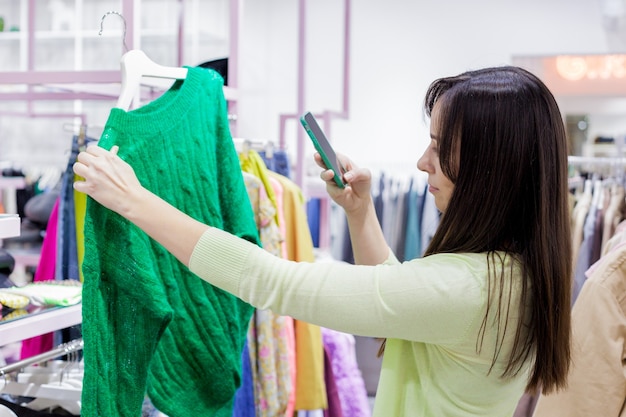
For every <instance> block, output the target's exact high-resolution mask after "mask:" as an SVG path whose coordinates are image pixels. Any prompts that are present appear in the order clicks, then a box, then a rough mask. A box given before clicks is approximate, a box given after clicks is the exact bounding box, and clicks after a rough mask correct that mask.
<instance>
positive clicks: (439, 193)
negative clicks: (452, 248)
mask: <svg viewBox="0 0 626 417" xmlns="http://www.w3.org/2000/svg"><path fill="white" fill-rule="evenodd" d="M438 108H439V104H438V103H435V106H434V107H433V110H432V112H431V118H430V144H429V145H428V148H426V151H425V152H424V155H422V157H421V158H420V159H419V160H418V161H417V168H418V169H419V170H421V171H424V172H426V173H427V174H428V191H429V192H430V193H432V195H433V196H434V197H435V205H436V206H437V209H439V211H441V212H442V213H443V212H445V211H446V209H447V208H448V203H449V202H450V198H451V197H452V192H453V191H454V184H453V183H452V181H450V179H449V178H448V177H446V176H445V175H444V173H443V172H442V171H441V165H440V164H439V143H438V138H439V110H438Z"/></svg>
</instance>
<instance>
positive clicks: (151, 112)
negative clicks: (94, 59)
mask: <svg viewBox="0 0 626 417" xmlns="http://www.w3.org/2000/svg"><path fill="white" fill-rule="evenodd" d="M113 145H119V147H120V149H119V156H120V157H121V158H122V159H124V160H126V161H127V162H128V163H129V164H130V165H131V166H133V168H134V169H135V172H136V174H137V177H138V178H139V180H140V181H141V183H142V185H143V186H144V187H146V188H147V189H149V190H150V191H152V192H154V193H155V194H157V195H159V196H161V197H162V198H164V199H165V200H166V201H168V202H169V203H170V204H172V205H173V206H175V207H177V208H179V209H180V210H182V211H184V212H186V213H187V214H189V215H190V216H192V217H194V218H195V219H197V220H199V221H201V222H203V223H206V224H210V225H214V226H216V227H218V228H221V229H224V230H227V231H229V232H230V233H233V234H235V235H238V236H241V237H244V238H245V239H247V240H249V241H251V242H254V243H256V244H258V233H257V229H256V225H255V220H254V214H253V212H252V209H251V207H250V202H249V199H248V195H247V193H246V189H245V186H244V183H243V180H242V176H241V169H240V167H239V160H238V157H237V153H236V151H235V148H234V144H233V142H232V138H231V136H230V131H229V125H228V118H227V109H226V102H225V100H224V95H223V81H222V78H221V77H220V76H219V74H217V73H216V72H214V71H212V70H207V69H202V68H188V72H187V77H186V79H185V80H178V81H176V82H175V83H174V85H173V86H172V87H171V88H170V89H169V90H168V91H166V92H165V93H164V94H163V95H162V96H161V97H160V98H158V99H156V100H155V101H154V102H151V103H149V104H147V105H145V106H143V107H141V108H138V109H136V110H133V111H129V112H126V111H124V110H122V109H119V108H114V109H112V110H111V113H110V115H109V119H108V121H107V123H106V126H105V129H104V133H103V135H102V138H101V139H100V141H99V146H102V147H103V148H106V149H109V148H111V146H113ZM83 273H84V279H85V284H84V290H83V332H84V341H85V349H84V351H85V380H84V386H83V416H84V417H91V416H107V417H115V416H129V417H136V416H137V415H139V413H140V411H141V405H142V402H143V398H144V393H145V391H146V389H147V392H148V394H149V396H150V398H151V399H152V402H153V403H154V405H155V406H156V408H157V409H159V410H160V411H162V412H163V413H165V414H166V415H168V416H170V417H189V416H209V415H210V416H218V417H226V416H228V417H231V414H232V408H233V398H234V394H235V391H236V390H237V387H238V386H239V384H240V381H241V365H242V361H241V353H242V350H243V347H244V343H245V340H246V333H247V330H248V323H249V320H250V317H251V315H252V312H253V309H252V307H251V306H250V305H248V304H246V303H245V302H243V301H241V300H239V299H237V298H236V297H234V296H232V295H229V294H227V293H225V292H223V291H221V290H219V289H216V288H214V287H213V286H211V285H209V284H207V283H206V282H203V281H202V280H200V279H198V277H196V276H195V275H194V274H192V273H191V272H190V271H189V269H188V268H187V267H185V266H184V265H182V264H181V263H180V262H178V261H177V260H176V259H175V258H174V257H173V256H172V255H171V254H170V253H168V252H167V251H166V250H165V249H164V248H163V247H162V246H161V245H159V244H157V243H156V242H155V241H153V240H152V239H150V238H149V237H148V236H147V235H146V234H145V233H144V232H142V231H141V230H140V229H139V228H137V227H135V226H134V225H133V224H131V223H130V222H128V221H126V220H125V219H123V218H122V217H121V216H118V215H117V214H115V213H113V212H111V211H109V210H107V209H105V208H104V207H102V206H101V205H99V204H97V203H96V202H95V201H93V200H91V199H89V200H88V202H87V213H86V219H85V259H84V262H83Z"/></svg>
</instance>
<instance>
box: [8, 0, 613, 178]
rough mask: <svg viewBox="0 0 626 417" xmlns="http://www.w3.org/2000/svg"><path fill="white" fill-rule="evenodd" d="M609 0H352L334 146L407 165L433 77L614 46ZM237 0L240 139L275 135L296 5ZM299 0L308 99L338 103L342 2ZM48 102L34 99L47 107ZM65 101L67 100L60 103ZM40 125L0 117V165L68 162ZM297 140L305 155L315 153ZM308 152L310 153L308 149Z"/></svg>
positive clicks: (294, 42) (373, 163) (317, 105)
mask: <svg viewBox="0 0 626 417" xmlns="http://www.w3.org/2000/svg"><path fill="white" fill-rule="evenodd" d="M226 1H228V0H224V2H226ZM615 1H617V2H618V3H620V4H621V2H622V0H523V1H522V0H473V1H467V0H445V1H444V0H440V1H436V0H430V1H426V0H413V1H411V0H384V1H383V0H352V21H351V24H352V31H351V38H352V42H351V62H350V64H351V72H350V97H349V102H350V114H349V116H350V117H349V119H348V120H345V121H344V120H336V121H335V122H334V123H333V124H332V132H331V133H332V137H331V139H332V141H333V142H334V143H335V146H336V147H337V149H338V150H340V151H342V152H344V153H346V154H348V155H349V156H351V157H352V158H353V159H354V160H355V161H356V162H357V163H359V164H361V165H363V166H368V167H371V168H373V169H385V170H389V171H399V172H402V173H405V172H409V173H410V172H414V170H415V163H416V161H417V159H418V157H419V155H420V154H421V152H422V150H423V148H424V146H425V144H426V139H425V138H426V137H427V128H426V125H425V123H424V121H423V118H422V99H423V94H424V92H425V90H426V88H427V86H428V84H429V83H430V82H431V81H432V80H434V79H435V78H437V77H440V76H446V75H453V74H456V73H459V72H462V71H465V70H468V69H474V68H478V67H482V66H488V65H501V64H507V63H510V62H511V59H512V57H513V56H516V55H553V54H559V53H585V54H591V53H606V52H613V51H615V50H617V49H618V48H620V47H621V48H622V49H621V50H623V47H624V45H620V43H619V41H616V38H617V37H616V36H615V34H614V33H608V32H607V31H606V30H605V29H604V27H603V20H602V6H603V5H604V4H605V3H606V2H615ZM243 3H244V7H243V10H242V15H243V19H242V22H241V27H242V36H241V39H240V60H239V64H240V65H239V74H240V97H241V98H240V104H239V109H238V113H239V121H238V136H242V137H248V138H260V139H267V140H274V141H276V142H277V141H278V137H279V115H280V114H282V113H294V112H296V110H297V101H296V100H297V89H296V87H297V52H298V37H297V34H298V26H297V25H298V21H297V7H298V3H299V1H298V0H263V1H257V0H244V1H243ZM307 3H308V16H309V19H308V21H307V24H308V32H307V36H308V43H307V46H308V48H307V66H306V92H307V99H306V103H305V107H306V109H307V110H312V111H321V110H326V109H329V110H340V109H341V53H342V30H343V25H342V13H343V0H308V2H307ZM203 13H204V11H203ZM203 21H204V19H203ZM94 24H95V23H94ZM623 38H625V37H623ZM165 64H167V63H165ZM189 64H190V65H195V64H197V63H195V62H194V63H189ZM111 65H114V64H111ZM0 76H1V74H0ZM563 103H564V107H568V108H571V109H575V111H576V112H580V111H586V110H587V108H586V106H587V105H586V103H585V100H582V101H581V100H579V101H578V102H576V103H571V102H570V101H567V102H565V101H564V102H563ZM4 104H5V105H7V106H10V107H11V108H12V109H13V106H15V104H14V103H4ZM49 105H51V104H49V103H39V106H40V107H42V108H45V109H46V110H50V109H48V107H49ZM68 105H69V106H71V103H63V104H62V106H64V107H66V106H68ZM111 105H113V103H111ZM2 106H3V104H2V103H0V108H4V107H2ZM20 106H21V105H20ZM22 107H23V106H21V107H20V108H22ZM84 107H85V108H86V109H87V110H88V111H91V110H89V109H93V114H90V117H89V120H90V122H92V123H97V122H98V120H100V123H102V124H103V123H104V122H105V117H106V111H103V110H102V103H88V102H86V103H85V104H84ZM590 108H594V107H593V106H592V107H590ZM595 108H600V106H597V105H595ZM614 109H615V107H613V110H612V111H613V112H614V113H615V111H614ZM58 110H60V109H58ZM69 110H71V107H70V109H69ZM617 114H618V115H619V111H618V112H617ZM596 120H598V121H601V120H603V119H602V118H597V119H596ZM44 123H45V121H43V120H28V121H18V120H13V119H11V118H7V117H4V116H3V117H0V161H3V160H6V159H7V158H9V159H10V160H16V161H20V162H22V163H26V162H30V163H36V164H43V163H45V161H52V163H53V164H60V165H62V164H63V163H64V161H65V160H66V158H67V148H68V146H69V137H68V133H67V132H66V131H64V130H63V128H62V126H53V127H50V126H44ZM48 123H58V124H60V122H56V121H48ZM18 126H19V127H18ZM614 128H615V126H614V125H613V126H612V127H611V129H614ZM299 129H301V127H300V126H299V124H298V123H297V122H296V121H292V122H291V123H290V124H289V125H288V136H289V137H288V141H287V145H288V150H289V151H290V152H291V153H292V155H293V158H294V159H295V154H294V152H295V149H296V144H295V137H296V132H298V130H299ZM598 130H601V129H600V127H598ZM305 143H306V145H307V148H306V149H307V152H309V153H312V147H311V146H310V145H309V144H308V142H305ZM55 149H56V151H55ZM306 160H307V161H311V158H310V156H308V157H307V158H306Z"/></svg>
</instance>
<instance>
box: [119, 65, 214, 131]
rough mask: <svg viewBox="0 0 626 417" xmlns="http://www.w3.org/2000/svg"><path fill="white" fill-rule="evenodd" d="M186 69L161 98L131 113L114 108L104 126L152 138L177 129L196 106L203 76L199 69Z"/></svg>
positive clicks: (203, 72)
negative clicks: (183, 74)
mask: <svg viewBox="0 0 626 417" xmlns="http://www.w3.org/2000/svg"><path fill="white" fill-rule="evenodd" d="M185 68H187V77H186V78H185V79H184V80H176V81H174V83H173V84H172V86H171V87H170V88H169V89H167V90H166V91H165V92H164V93H163V94H162V95H161V96H160V97H158V98H156V99H155V100H153V101H151V102H149V103H147V104H145V105H143V106H141V107H139V108H137V109H133V110H128V111H127V110H124V109H121V108H118V107H113V108H112V109H111V112H110V114H109V120H108V121H107V125H109V126H111V127H115V126H119V128H120V130H122V131H124V133H127V134H129V135H132V136H154V134H155V133H156V132H162V133H165V132H169V131H171V130H174V129H176V128H177V125H178V123H179V121H181V120H184V119H185V118H186V117H185V116H186V114H187V113H188V112H189V111H191V110H193V108H194V107H196V106H197V105H198V102H197V96H198V94H199V92H200V86H201V84H202V78H203V75H204V74H205V73H206V72H207V71H206V70H205V69H202V68H195V67H185Z"/></svg>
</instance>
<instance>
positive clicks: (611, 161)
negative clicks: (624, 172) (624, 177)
mask: <svg viewBox="0 0 626 417" xmlns="http://www.w3.org/2000/svg"><path fill="white" fill-rule="evenodd" d="M567 162H568V163H569V164H570V165H585V164H590V165H613V166H618V165H626V157H619V156H568V157H567Z"/></svg>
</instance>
